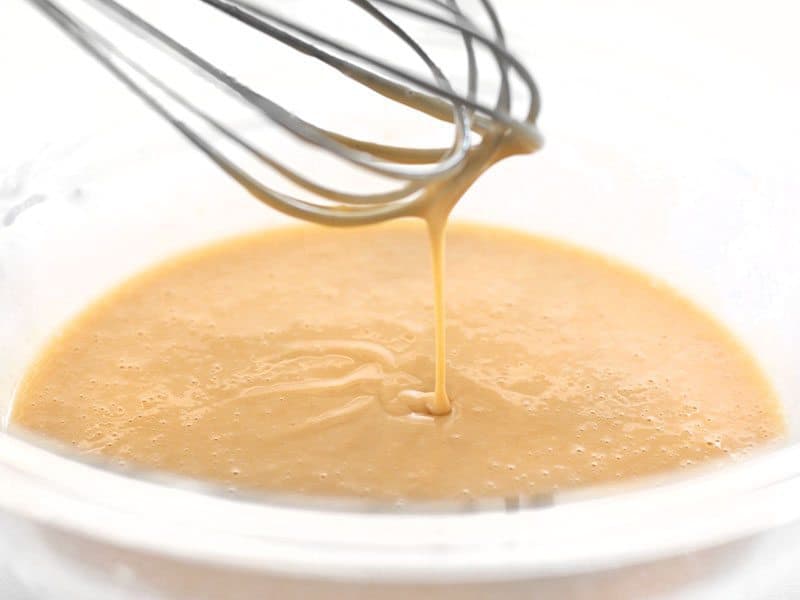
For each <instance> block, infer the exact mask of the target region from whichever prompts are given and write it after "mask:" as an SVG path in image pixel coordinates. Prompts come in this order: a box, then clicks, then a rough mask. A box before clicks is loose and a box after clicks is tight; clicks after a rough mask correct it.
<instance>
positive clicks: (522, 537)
mask: <svg viewBox="0 0 800 600" xmlns="http://www.w3.org/2000/svg"><path fill="white" fill-rule="evenodd" d="M0 477H1V478H2V479H3V481H4V482H5V486H4V487H5V491H4V493H3V494H0V510H3V511H5V512H7V513H9V514H11V515H13V516H15V517H17V518H21V519H25V520H27V521H30V522H33V523H36V524H37V525H39V526H42V527H45V528H52V529H58V530H60V531H62V532H67V533H69V534H71V535H75V536H80V537H86V538H90V539H92V540H94V541H97V542H100V543H104V544H108V545H112V546H117V547H123V548H126V549H129V550H134V551H138V552H142V553H145V554H150V555H155V556H161V557H165V558H172V559H178V560H188V561H192V562H200V563H204V564H209V565H216V566H225V567H231V568H238V569H247V570H254V571H258V572H266V573H274V574H282V575H303V576H304V577H309V576H311V577H315V578H321V579H329V580H346V581H366V580H369V581H386V582H391V581H409V580H412V581H416V582H430V583H447V582H455V581H459V582H464V581H475V582H477V581H486V580H498V579H505V580H513V579H520V578H538V577H548V576H558V575H565V574H575V573H579V572H591V571H598V570H603V569H608V568H614V567H620V566H625V565H632V564H636V563H643V562H649V561H655V560H658V559H662V558H667V557H670V556H674V555H677V554H680V553H683V552H688V551H697V550H701V549H705V548H711V547H715V546H719V545H722V544H724V543H727V542H732V541H735V540H738V539H742V538H745V537H748V536H751V535H754V534H756V533H759V532H764V531H767V530H770V529H773V528H776V527H779V526H781V525H784V524H787V523H790V522H792V521H796V520H798V519H800V503H798V502H796V501H795V500H794V499H796V498H797V497H800V445H788V446H784V447H781V448H777V449H774V450H771V451H765V452H762V453H758V454H757V455H755V456H753V457H751V458H749V459H746V460H744V461H742V462H741V463H737V464H734V465H731V466H728V467H725V468H721V469H720V468H716V469H713V470H706V471H705V472H703V473H702V474H699V473H698V474H695V475H689V476H686V475H684V476H683V477H680V478H671V479H670V480H668V481H665V482H663V483H662V484H660V485H656V486H652V485H650V486H647V485H641V484H640V485H637V486H636V487H630V486H628V487H626V488H620V489H618V490H617V491H616V492H614V491H613V490H611V491H612V493H609V494H606V495H602V496H593V497H590V496H587V495H586V494H585V493H584V494H577V495H575V496H574V497H573V498H568V499H567V501H565V502H563V503H562V502H558V503H554V504H552V505H548V506H536V507H519V508H515V509H511V510H488V511H467V512H409V511H395V512H387V511H370V512H354V511H342V510H331V509H325V508H320V507H318V506H317V507H314V506H303V505H297V504H295V505H293V504H277V503H265V502H253V501H252V500H250V499H240V498H234V497H223V496H220V495H212V494H209V493H207V491H208V488H206V486H203V485H195V486H193V487H192V486H187V485H183V484H181V485H178V486H174V485H169V486H167V485H162V484H161V483H159V482H157V481H154V480H146V479H143V478H139V477H131V476H129V475H123V474H121V473H116V472H112V471H108V470H106V469H101V468H99V467H97V466H94V465H90V464H86V463H84V462H79V461H75V460H73V459H71V458H68V457H67V456H64V455H60V454H57V453H55V452H52V451H50V450H48V449H45V448H41V447H38V446H37V445H34V444H31V443H29V442H27V441H25V440H23V439H22V438H19V437H16V436H14V435H7V434H3V435H0Z"/></svg>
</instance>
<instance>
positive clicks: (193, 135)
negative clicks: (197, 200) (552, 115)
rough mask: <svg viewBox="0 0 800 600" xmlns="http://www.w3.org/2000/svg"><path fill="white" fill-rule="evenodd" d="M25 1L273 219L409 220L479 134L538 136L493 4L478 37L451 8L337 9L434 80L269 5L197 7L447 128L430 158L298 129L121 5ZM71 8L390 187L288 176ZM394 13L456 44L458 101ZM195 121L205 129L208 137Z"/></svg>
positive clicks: (437, 2) (434, 1)
mask: <svg viewBox="0 0 800 600" xmlns="http://www.w3.org/2000/svg"><path fill="white" fill-rule="evenodd" d="M28 1H29V2H30V3H31V4H33V5H35V6H36V7H37V8H38V9H39V10H40V11H41V12H42V13H43V14H45V15H46V16H47V17H48V18H49V19H50V20H52V21H53V22H54V23H55V24H56V25H57V26H58V27H60V28H61V29H62V30H63V31H64V32H65V33H66V34H67V35H68V36H69V37H70V38H72V40H73V41H75V42H76V43H77V44H79V45H80V46H81V47H82V48H83V49H84V50H86V51H87V52H88V53H89V54H90V55H92V56H93V57H94V58H95V59H96V60H98V61H99V62H100V63H101V64H102V65H103V66H104V67H106V68H107V69H108V70H109V71H110V72H111V73H112V74H113V75H114V76H116V77H117V78H118V79H119V80H120V81H122V82H123V83H124V84H125V85H126V86H127V87H128V88H129V89H130V90H131V91H132V92H133V93H135V94H136V95H137V96H139V97H140V98H141V99H142V100H144V101H145V102H146V103H147V104H148V105H149V106H150V107H151V108H152V109H153V110H155V111H156V112H157V113H158V114H159V115H161V116H162V117H163V118H164V119H166V120H167V121H168V122H169V123H170V124H171V125H172V126H173V127H175V128H176V129H177V130H178V131H179V132H180V133H181V134H183V135H184V136H185V137H186V138H187V139H188V140H189V141H190V142H191V143H192V144H194V145H195V146H196V147H197V148H198V149H199V150H200V151H202V152H203V153H204V154H205V155H206V156H208V157H209V158H210V159H211V160H213V161H214V162H215V163H216V164H217V165H218V166H219V167H220V168H222V169H223V170H224V171H225V172H226V173H228V174H229V175H230V176H232V177H233V178H234V179H236V180H237V181H238V182H239V183H241V184H242V185H243V186H244V187H245V188H246V189H248V190H249V191H250V192H251V193H253V195H255V196H256V197H257V198H259V199H260V200H261V201H263V202H265V203H266V204H269V205H270V206H273V207H274V208H276V209H278V210H281V211H283V212H285V213H287V214H290V215H293V216H296V217H300V218H303V219H306V220H311V221H330V220H331V219H335V220H337V221H339V222H341V223H342V224H345V225H346V224H359V223H368V222H375V221H380V220H384V219H388V218H393V217H396V216H402V215H404V214H407V213H408V212H409V209H410V208H411V207H412V206H413V204H414V202H415V200H416V199H418V198H419V197H420V194H421V193H422V192H424V190H425V189H426V188H428V187H429V186H431V185H432V184H434V183H436V182H439V181H442V180H443V179H444V178H446V177H449V176H451V175H453V174H454V173H457V172H458V171H460V170H461V169H462V168H463V167H464V165H465V161H466V160H467V157H468V156H469V154H470V151H471V149H472V148H473V147H474V143H475V136H474V134H475V133H477V134H478V135H481V134H485V133H486V132H488V131H490V130H492V129H497V128H498V127H499V128H501V129H506V130H508V131H509V132H513V133H514V134H515V135H517V136H519V137H520V138H521V139H526V140H528V141H529V142H530V143H531V144H534V145H537V144H538V143H539V138H538V133H537V131H536V128H535V121H536V118H537V116H538V112H539V94H538V90H537V88H536V84H535V83H534V81H533V78H532V77H531V75H530V73H529V72H528V71H527V69H526V68H525V67H524V65H523V64H522V63H521V62H520V61H519V60H518V59H517V58H516V57H514V55H513V54H511V53H510V52H509V51H508V49H507V48H506V43H505V37H504V34H503V30H502V27H501V25H500V20H499V17H498V15H497V12H496V10H495V9H494V7H493V5H492V4H491V2H490V0H479V2H478V5H479V6H480V8H481V10H482V13H483V14H482V15H479V16H480V17H481V18H482V19H483V20H484V21H488V23H490V26H489V27H488V28H487V30H484V29H482V28H481V27H479V26H478V25H477V21H478V19H476V18H473V15H470V14H467V11H465V10H462V8H461V6H460V5H459V3H458V1H457V0H419V1H417V2H412V1H410V0H334V1H336V2H341V3H346V2H349V4H351V5H353V6H355V7H356V8H358V9H360V10H361V11H363V12H364V13H365V14H366V15H369V16H370V17H371V18H372V19H374V20H375V22H377V23H378V24H380V26H382V28H383V29H384V30H385V32H386V34H387V35H391V36H394V37H395V38H397V40H399V41H401V42H402V43H403V44H405V46H406V47H407V48H408V49H409V50H410V51H412V52H413V53H414V55H416V57H417V58H419V59H420V60H421V61H422V62H423V64H424V65H425V67H426V69H427V71H428V73H429V75H430V77H427V78H426V77H423V76H420V75H419V74H417V73H414V72H411V71H409V70H408V69H407V68H406V67H405V66H404V65H400V64H394V63H392V62H390V61H388V60H386V59H385V58H382V57H381V56H380V55H375V54H372V53H368V52H365V51H363V50H361V49H358V48H355V47H353V46H351V45H350V44H348V43H347V42H346V41H343V40H342V39H339V38H337V37H336V35H335V34H333V33H331V32H329V31H325V32H319V31H315V30H312V29H311V28H310V27H308V26H307V25H305V24H303V23H300V22H298V21H297V20H293V19H290V18H288V17H286V16H284V15H282V14H280V13H279V12H277V11H276V10H274V9H273V7H270V2H269V1H268V0H263V1H262V2H255V1H252V0H196V1H197V2H199V3H202V4H204V5H206V6H207V7H210V8H211V9H213V10H214V11H216V12H218V13H219V15H220V18H224V17H227V18H230V19H233V20H235V21H236V22H238V23H240V24H241V25H242V26H245V27H247V28H250V29H253V30H255V31H258V32H260V33H263V34H264V35H267V36H269V37H271V38H272V39H274V40H276V41H278V42H280V43H281V44H284V45H285V46H287V47H289V48H291V49H293V50H295V51H297V52H300V53H302V54H304V55H306V56H308V57H311V58H313V59H316V60H317V61H320V62H321V63H323V64H325V65H327V66H329V67H330V68H333V69H336V70H337V71H339V72H340V73H341V74H343V75H344V76H346V77H348V78H350V79H351V80H352V81H353V82H354V83H356V84H360V85H366V86H367V87H369V88H370V89H372V90H373V91H374V92H376V93H378V94H381V95H383V96H385V97H387V98H389V99H391V100H394V101H397V102H400V103H402V104H405V105H406V106H410V107H411V108H414V109H416V110H419V111H422V112H424V113H427V114H428V115H430V116H432V117H434V118H436V119H439V120H442V121H446V122H450V123H452V125H453V132H452V142H451V144H450V146H449V148H436V149H431V148H419V147H405V146H404V147H398V146H390V145H386V144H383V143H376V142H373V141H367V140H363V139H356V138H353V137H350V136H347V135H344V134H341V133H338V132H335V131H330V130H328V129H325V128H323V127H320V126H317V125H315V124H314V123H312V122H309V121H307V120H304V119H302V118H300V117H299V116H297V115H296V114H295V113H294V112H293V111H292V110H290V109H288V108H286V107H284V106H283V105H281V104H280V103H279V102H277V101H275V100H273V99H271V98H270V97H268V96H267V95H264V94H263V93H261V92H258V91H256V90H254V89H252V88H251V87H248V86H247V85H245V84H244V83H242V82H241V81H238V80H237V79H236V78H234V77H233V76H231V75H230V74H229V73H227V72H226V71H225V70H223V69H222V68H220V67H218V66H216V65H215V63H214V62H213V61H212V60H211V59H209V58H208V57H205V56H201V55H199V54H198V53H196V52H195V51H194V50H192V49H191V48H190V47H188V46H187V45H184V44H183V43H181V42H180V41H178V40H177V39H176V38H175V37H172V36H170V35H167V34H166V33H165V32H164V31H163V30H161V29H159V28H157V27H156V26H155V25H153V24H152V23H150V22H148V21H147V20H146V19H144V18H142V17H141V16H140V15H139V14H137V13H136V12H134V11H132V10H131V9H130V8H128V7H127V6H126V5H123V4H122V3H121V2H119V1H117V0H28ZM76 3H77V4H80V5H82V8H91V9H92V10H93V11H96V12H98V13H100V14H102V15H103V16H104V17H105V18H106V19H107V20H108V21H110V22H113V23H115V24H116V25H118V26H121V27H122V28H123V29H124V30H125V31H127V32H130V33H133V34H134V35H135V36H137V38H139V39H141V40H144V41H145V42H146V43H147V44H148V45H150V46H152V47H153V48H155V49H157V50H158V54H159V55H164V56H168V57H169V58H170V59H172V60H174V61H178V62H179V63H181V64H182V65H183V66H185V67H188V68H189V69H191V70H192V72H193V73H195V74H197V75H199V76H200V77H202V78H203V79H204V80H206V81H207V82H210V83H212V84H213V85H214V86H215V87H216V88H218V89H219V90H221V91H223V92H224V93H225V94H227V95H228V96H230V97H233V98H235V99H236V100H237V101H239V102H243V103H245V104H247V105H248V106H249V107H250V108H252V109H254V110H255V111H257V112H258V114H259V115H260V116H261V117H263V118H264V119H266V120H268V121H270V122H271V123H274V124H275V125H277V126H279V127H280V128H282V129H283V130H284V131H285V132H286V133H287V134H289V135H291V136H293V137H294V138H296V139H298V140H301V141H302V142H304V143H306V144H310V145H311V146H312V147H314V148H316V149H318V150H319V151H320V152H326V153H330V154H332V155H334V156H336V157H338V158H340V159H342V160H345V161H347V162H348V163H350V164H352V165H354V166H355V167H358V168H360V169H364V170H365V171H368V172H372V173H375V174H378V175H380V176H383V177H386V178H390V179H391V180H396V182H397V183H396V184H394V185H393V186H392V188H391V189H389V190H387V191H382V192H379V193H363V192H354V191H351V190H346V189H338V188H335V187H333V186H331V185H327V184H326V183H325V182H320V181H316V180H315V179H314V177H313V176H312V175H311V174H309V173H303V172H300V171H299V170H298V169H297V168H296V167H290V166H289V165H288V164H286V163H285V162H284V161H282V160H281V159H280V158H278V156H277V154H276V153H267V152H265V151H263V150H261V149H259V148H257V147H256V146H255V145H254V144H252V143H251V142H250V141H248V140H247V139H245V138H244V136H242V135H241V134H240V133H238V132H237V131H236V130H235V129H234V128H232V127H231V126H229V125H227V124H226V123H225V122H224V119H223V118H220V117H219V116H218V115H215V114H213V113H211V112H209V111H207V110H203V109H201V108H200V107H199V103H198V102H197V98H192V97H187V96H186V95H185V94H184V93H181V92H180V91H179V90H178V89H176V87H175V86H173V85H172V82H171V81H169V80H166V79H164V78H163V77H159V76H157V75H155V74H154V72H153V70H152V69H151V68H150V66H149V65H148V64H145V63H144V62H143V61H142V60H141V59H138V60H137V59H135V58H133V57H131V56H130V55H129V54H126V52H125V51H124V50H121V49H119V48H118V46H117V45H116V44H115V39H114V38H113V35H109V34H108V32H105V33H104V32H103V31H100V30H99V28H98V27H97V26H96V25H91V24H89V23H88V22H87V20H86V19H85V18H81V17H80V16H79V14H76V11H75V10H74V8H75V6H76ZM390 13H391V14H390ZM397 15H406V16H407V17H411V18H414V19H418V20H422V21H424V22H426V23H427V24H430V25H433V26H436V27H441V28H444V29H446V30H448V31H450V32H454V33H456V34H457V35H459V36H460V39H461V40H462V43H463V46H464V51H465V53H466V59H467V62H466V64H467V86H466V92H465V93H460V92H458V91H456V89H455V88H454V86H453V85H452V83H451V79H452V76H448V74H447V73H445V71H444V69H442V68H441V67H440V66H439V65H438V64H437V63H436V62H435V61H434V60H433V58H432V57H431V55H430V53H429V52H428V51H426V49H425V48H424V47H423V45H422V44H421V43H419V42H418V41H417V40H415V39H414V37H413V36H412V35H411V34H410V33H409V32H408V30H407V28H406V27H403V26H401V24H400V22H399V20H398V18H397ZM475 16H477V15H475ZM476 45H480V46H482V47H483V49H485V50H487V51H488V53H489V54H490V55H491V57H492V58H493V60H494V62H495V63H496V66H497V69H498V72H499V74H500V82H499V85H497V86H496V99H495V102H494V104H487V103H485V102H482V101H481V100H479V97H480V96H481V94H480V93H479V91H480V90H481V87H480V86H481V85H482V82H483V79H481V78H480V77H479V75H480V73H479V71H480V69H479V66H478V65H479V63H478V61H477V60H476V52H475V49H476ZM378 50H380V48H378ZM511 73H514V74H516V81H519V82H521V83H522V85H523V86H524V87H525V88H527V106H525V107H524V108H525V110H524V113H523V114H524V116H522V117H520V118H515V117H513V116H512V110H511V109H512V90H511V86H512V78H511V77H510V74H511ZM186 114H190V115H192V116H193V117H194V118H195V123H194V124H193V123H192V122H189V120H187V119H185V118H183V116H182V115H186ZM197 123H202V124H203V127H199V126H198V125H197ZM209 132H213V134H214V135H212V134H210V133H209ZM222 141H224V142H226V143H228V144H232V145H233V146H235V147H236V148H237V151H238V152H239V153H241V154H239V155H238V156H237V157H234V156H231V153H230V151H225V150H223V149H222V146H221V142H222ZM245 155H246V156H247V157H248V159H250V160H253V159H255V160H256V161H258V163H259V164H260V165H262V166H266V167H268V168H270V169H272V170H273V171H274V172H276V173H278V174H279V175H280V176H282V177H283V178H285V179H286V180H288V181H290V182H291V183H292V184H294V185H295V186H296V187H298V188H301V189H303V190H305V191H307V192H309V193H310V196H312V197H310V198H307V197H300V196H299V195H297V194H295V193H289V192H287V191H283V190H279V189H277V188H276V187H275V186H274V185H267V184H265V183H264V182H263V181H261V180H259V178H258V177H257V176H256V175H255V174H253V173H252V172H251V169H249V168H248V167H247V166H245V162H246V161H244V160H242V158H243V156H245Z"/></svg>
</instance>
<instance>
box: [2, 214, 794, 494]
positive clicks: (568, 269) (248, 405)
mask: <svg viewBox="0 0 800 600" xmlns="http://www.w3.org/2000/svg"><path fill="white" fill-rule="evenodd" d="M426 237H427V232H426V229H425V227H424V226H422V225H420V224H419V223H416V224H415V223H394V224H389V225H381V226H372V227H368V228H359V229H327V228H320V227H316V226H307V227H301V228H296V229H287V230H282V231H275V232H266V233H263V234H259V235H256V236H252V237H246V238H241V239H236V240H233V241H230V242H226V243H223V244H220V245H215V246H212V247H209V248H206V249H202V250H200V251H197V252H194V253H191V254H188V255H186V256H183V257H180V258H178V259H175V260H172V261H170V262H168V263H167V264H164V265H161V266H159V267H157V268H155V269H153V270H151V271H149V272H147V273H145V274H143V275H140V276H139V277H137V278H135V279H133V280H131V281H130V282H128V283H126V284H125V285H123V286H122V287H121V288H120V289H118V290H116V291H115V292H113V293H112V294H110V295H109V296H107V297H105V298H103V299H102V300H101V301H99V302H98V303H96V304H95V305H94V306H92V307H91V308H90V309H88V310H87V311H86V312H84V314H82V315H81V316H80V317H79V318H77V319H76V320H74V321H73V322H72V323H71V324H70V325H69V326H68V327H67V328H66V329H65V330H64V332H63V333H62V334H61V335H59V336H58V337H57V338H56V339H54V340H53V341H52V342H51V343H50V345H49V346H48V347H47V348H46V350H45V351H44V352H43V354H42V355H41V357H40V358H39V360H38V361H37V362H36V363H35V364H34V365H33V366H32V368H31V369H30V371H29V373H28V374H27V376H26V377H25V378H24V380H23V381H22V382H21V385H20V387H19V391H18V396H17V398H16V403H15V408H14V413H13V416H12V418H13V421H14V423H15V424H16V425H18V426H22V427H26V428H29V429H31V430H33V431H35V432H39V433H42V434H45V435H47V436H51V437H53V438H56V439H58V440H63V441H64V442H66V443H67V444H71V445H72V447H73V448H74V449H75V450H77V451H78V452H80V453H83V454H89V455H105V456H109V457H113V458H114V459H116V460H118V461H120V462H122V463H123V464H135V465H137V466H146V467H149V468H155V469H160V470H166V471H174V472H177V473H181V474H184V475H190V476H193V477H199V478H203V479H210V480H214V481H219V482H224V483H225V484H227V485H231V486H234V487H237V488H260V489H263V490H269V491H286V492H301V493H307V494H325V495H345V496H369V497H375V498H383V499H431V498H464V497H469V498H472V497H485V496H517V495H525V494H529V493H545V492H549V491H553V490H556V489H563V488H568V487H573V486H580V485H587V484H592V483H602V482H612V481H615V480H619V479H623V478H629V477H633V476H638V475H646V474H651V473H656V472H661V471H664V470H667V469H677V468H680V467H683V466H686V465H691V464H695V463H698V462H701V461H706V460H710V459H717V458H721V459H726V460H727V459H730V458H732V457H735V456H740V455H742V454H743V453H746V452H747V451H748V450H750V449H751V448H753V447H755V446H757V445H759V444H762V443H764V442H766V441H767V440H770V439H773V438H776V437H778V436H780V435H781V434H782V433H783V430H784V423H783V419H782V416H781V412H780V409H779V404H778V402H777V400H776V398H775V396H774V394H773V392H772V391H771V389H770V387H769V385H768V383H767V382H766V381H765V379H764V377H763V375H762V374H761V372H760V371H759V369H758V368H757V366H756V365H755V364H754V362H753V360H752V359H751V358H750V357H749V356H748V355H747V353H746V352H745V351H744V350H743V349H742V348H741V347H740V346H739V345H738V344H737V343H736V342H735V341H734V340H733V339H732V338H731V336H730V335H729V334H728V333H727V332H726V331H725V330H724V329H723V328H722V327H720V325H718V324H717V323H715V322H714V321H713V320H712V319H711V318H709V316H708V315H706V314H704V313H702V312H701V311H699V310H698V309H697V308H695V307H693V306H692V305H690V304H689V303H687V302H686V301H685V300H683V299H681V298H680V297H678V296H677V295H676V294H674V293H673V292H671V291H670V290H669V289H666V288H664V287H662V286H659V285H654V284H653V282H652V280H651V279H650V278H648V277H644V276H642V275H640V274H638V273H636V272H633V271H631V270H629V269H627V268H624V267H622V266H620V265H617V264H614V263H611V262H608V261H607V260H605V259H603V258H600V257H598V256H594V255H592V254H589V253H586V252H584V251H581V250H578V249H575V248H572V247H569V246H565V245H562V244H559V243H556V242H552V241H547V240H543V239H538V238H534V237H529V236H527V235H522V234H518V233H513V232H509V231H505V230H499V229H492V228H487V227H478V226H467V225H458V224H456V225H453V226H451V227H450V228H449V229H448V235H447V243H448V248H449V253H448V256H449V261H448V278H447V282H448V288H449V289H448V320H447V336H448V345H447V376H448V388H447V389H448V394H449V399H450V401H451V403H452V411H451V412H450V413H449V414H446V415H444V416H432V415H431V414H430V412H429V411H428V410H427V409H426V402H427V403H428V404H430V398H429V396H428V395H427V394H428V393H429V392H430V391H431V390H432V389H433V388H434V374H435V368H434V325H433V324H434V319H433V304H434V303H433V301H432V299H433V294H432V283H431V276H430V257H429V254H428V244H427V243H426Z"/></svg>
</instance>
